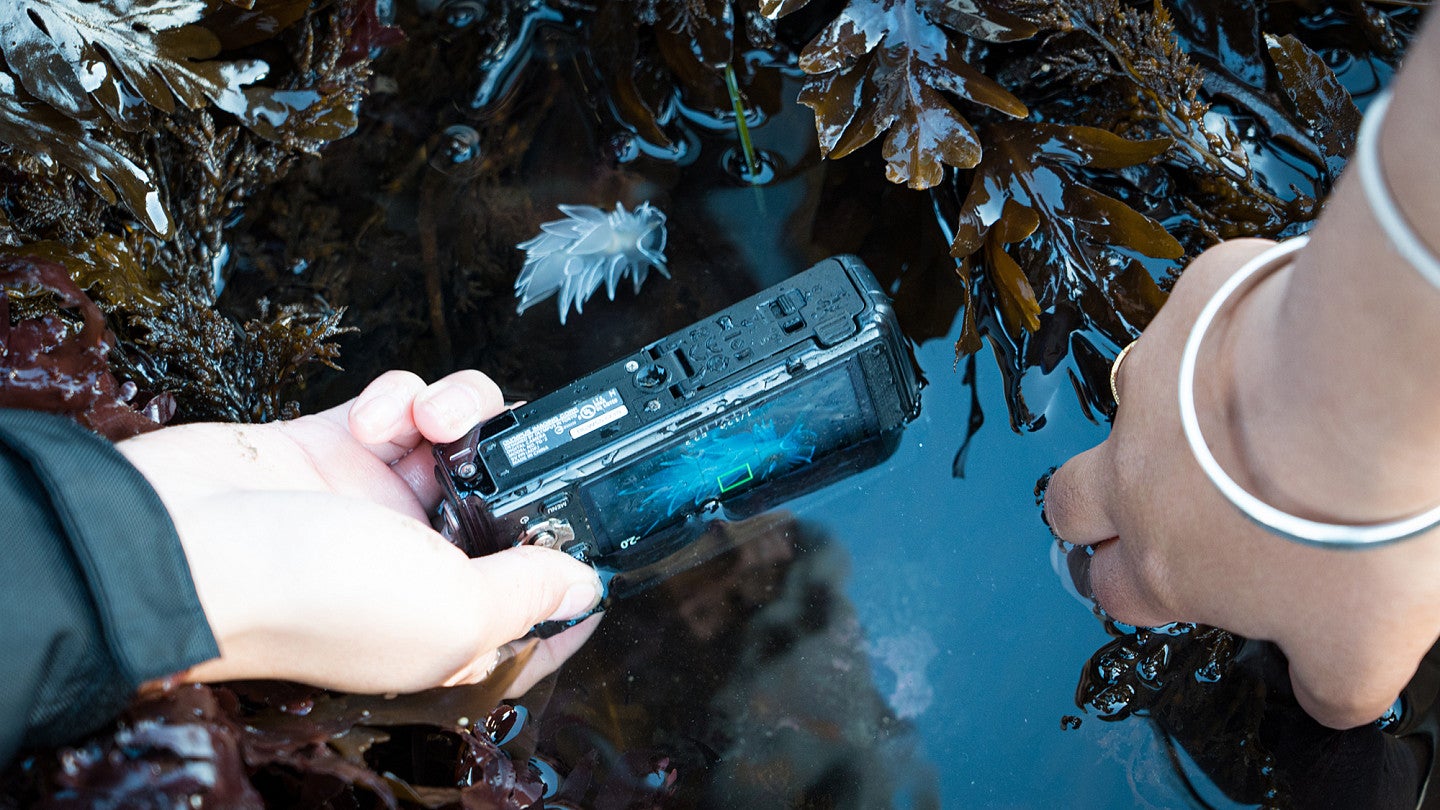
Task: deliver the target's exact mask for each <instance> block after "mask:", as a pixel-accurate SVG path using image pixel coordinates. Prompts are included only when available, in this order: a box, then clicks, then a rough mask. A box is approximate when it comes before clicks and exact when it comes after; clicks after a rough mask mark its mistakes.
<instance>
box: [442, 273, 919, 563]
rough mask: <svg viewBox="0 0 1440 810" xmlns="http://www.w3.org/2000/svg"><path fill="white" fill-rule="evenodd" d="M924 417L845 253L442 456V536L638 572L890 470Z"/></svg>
mask: <svg viewBox="0 0 1440 810" xmlns="http://www.w3.org/2000/svg"><path fill="white" fill-rule="evenodd" d="M919 407H920V383H919V378H918V375H917V373H916V368H915V363H914V360H913V357H912V355H911V353H910V350H909V345H908V344H907V342H906V340H905V338H904V337H903V336H902V335H901V333H900V329H899V327H898V325H897V324H896V321H895V314H894V311H893V309H892V308H891V306H890V300H889V298H888V297H887V296H886V295H885V294H884V292H883V291H882V290H881V289H880V287H879V284H878V283H877V282H876V280H875V277H874V276H873V275H871V273H870V271H869V269H867V268H866V267H865V265H864V264H862V263H861V262H860V260H859V259H857V258H855V257H853V256H838V257H833V258H830V259H826V260H824V261H822V262H820V263H818V264H816V265H815V266H814V267H811V268H810V269H808V270H806V271H804V272H803V273H800V274H799V275H796V276H794V277H792V278H790V279H787V280H786V281H784V282H783V283H781V284H779V285H776V286H775V287H771V288H770V289H767V290H764V291H763V292H760V293H758V294H756V295H754V296H751V297H750V298H747V299H745V300H744V301H741V302H740V303H738V304H735V305H733V306H731V307H728V308H726V309H724V310H722V311H720V312H717V313H715V314H714V315H712V316H710V317H708V318H705V319H703V320H701V321H698V322H696V323H695V324H692V325H691V326H689V327H687V328H685V329H682V330H680V331H678V332H675V333H674V334H672V335H669V336H667V337H665V338H663V339H662V340H659V341H656V342H654V343H652V344H650V345H648V346H645V347H643V348H641V349H640V350H638V351H636V352H635V353H633V354H631V355H629V356H627V357H623V358H621V359H619V360H616V361H615V362H613V363H611V364H610V365H608V366H606V367H604V368H602V369H600V370H598V371H595V372H593V373H591V374H588V375H586V376H585V377H582V378H581V379H579V380H576V381H575V382H573V383H571V384H569V385H567V386H565V387H564V388H561V389H560V390H558V391H555V392H554V393H551V394H548V395H546V396H544V397H542V398H540V399H538V400H536V401H534V402H530V403H528V404H525V405H522V406H520V407H518V408H515V409H513V410H510V411H507V412H505V413H503V414H501V415H499V416H497V417H495V418H493V419H491V420H489V421H486V422H484V423H482V424H480V425H477V426H476V427H475V428H474V429H472V430H471V431H470V432H469V433H468V434H466V435H465V436H464V437H463V438H461V439H459V440H457V441H455V442H452V443H450V444H446V445H441V446H438V447H436V448H435V458H436V461H437V469H436V475H437V477H438V478H439V480H440V483H441V485H442V486H443V487H444V488H445V492H446V498H445V502H444V504H443V505H442V507H441V521H442V524H443V525H442V531H443V532H444V533H445V535H446V536H447V537H448V538H450V540H451V541H452V542H454V543H456V545H458V546H460V547H461V548H463V549H464V550H465V551H466V552H467V553H469V554H470V555H471V556H481V555H484V554H490V553H494V552H496V551H499V550H501V549H503V548H507V547H509V546H512V545H516V544H519V543H536V544H540V545H545V546H549V547H552V548H557V549H560V550H562V551H566V552H568V553H570V554H572V555H574V556H576V557H578V558H580V559H583V560H587V561H590V562H592V563H595V564H597V565H604V566H606V567H610V568H613V569H615V570H628V569H633V568H636V567H639V566H642V565H647V564H649V563H651V562H653V561H655V560H656V559H659V558H660V557H663V556H665V555H666V554H669V553H670V552H672V551H674V550H676V549H677V548H680V547H682V546H684V545H685V544H686V543H688V542H690V541H691V540H693V539H695V538H696V537H698V536H699V535H700V534H701V533H702V532H703V531H704V528H705V526H706V525H707V524H708V523H709V522H710V521H713V520H715V519H718V518H728V519H735V518H740V517H748V516H750V515H754V514H758V513H760V512H763V511H765V510H767V509H769V508H771V507H773V506H775V505H777V504H779V503H781V502H783V501H784V500H787V499H789V498H791V497H795V496H796V495H799V494H802V493H804V492H808V491H811V490H813V489H816V488H818V487H819V486H823V485H824V484H827V483H830V482H832V481H835V480H838V479H839V478H842V477H845V476H847V475H850V474H853V473H854V472H856V471H858V470H860V469H863V468H865V467H868V466H872V465H874V464H876V463H879V461H881V460H883V459H884V458H886V457H888V456H889V454H890V453H891V452H893V450H894V448H895V445H896V440H897V437H898V429H899V428H901V427H902V426H903V425H904V424H905V423H907V422H909V421H910V420H911V419H913V418H914V417H915V416H916V415H917V414H918V413H919Z"/></svg>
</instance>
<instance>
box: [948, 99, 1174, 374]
mask: <svg viewBox="0 0 1440 810" xmlns="http://www.w3.org/2000/svg"><path fill="white" fill-rule="evenodd" d="M987 135H989V136H990V137H989V140H990V141H991V143H993V144H995V145H994V146H991V147H990V149H988V150H987V151H986V153H985V157H984V158H983V159H982V161H981V163H980V165H979V166H977V167H976V169H975V172H974V174H973V177H972V178H971V180H970V188H969V191H968V192H967V193H966V194H965V197H964V202H963V204H962V205H961V209H960V214H959V221H958V224H957V225H956V228H955V238H954V241H953V243H952V245H951V253H952V254H953V255H954V256H955V257H956V258H958V259H961V260H964V261H962V262H961V264H960V267H959V272H960V275H961V282H962V284H964V285H965V286H966V288H967V289H968V288H969V287H970V286H971V278H970V276H971V273H972V271H973V269H975V268H983V270H984V273H985V277H986V279H987V280H988V282H989V288H990V290H991V292H992V294H993V296H994V298H995V301H996V305H997V306H998V307H999V310H1000V313H1001V315H1002V318H1003V322H1004V323H1005V325H1006V327H1007V328H1008V329H1009V330H1010V331H1011V333H1012V334H1015V335H1018V334H1019V333H1020V332H1021V331H1022V330H1023V331H1026V332H1036V331H1038V330H1039V329H1040V314H1041V312H1043V311H1046V310H1053V309H1054V308H1055V307H1056V305H1057V304H1059V303H1062V302H1065V303H1072V304H1075V305H1077V306H1081V308H1082V309H1083V311H1085V312H1088V313H1091V314H1092V316H1093V317H1095V319H1096V321H1097V323H1098V324H1099V325H1100V326H1101V328H1102V329H1103V330H1104V331H1105V332H1106V333H1108V334H1110V335H1112V336H1113V337H1114V339H1116V340H1117V341H1121V340H1123V339H1124V336H1125V335H1126V334H1127V333H1128V331H1129V330H1130V329H1139V328H1143V326H1144V325H1145V324H1146V323H1147V322H1148V321H1149V319H1150V317H1151V316H1152V315H1153V314H1154V312H1155V311H1156V310H1158V309H1159V306H1160V303H1161V302H1162V301H1163V300H1164V295H1163V294H1162V293H1161V292H1160V290H1159V288H1158V287H1157V286H1156V285H1155V282H1154V281H1153V280H1152V279H1151V277H1150V274H1149V273H1148V272H1147V271H1146V270H1145V269H1144V268H1143V267H1142V266H1140V265H1139V263H1138V262H1137V261H1136V260H1135V259H1134V258H1132V257H1131V256H1130V254H1139V255H1141V256H1150V257H1153V258H1157V259H1178V258H1180V257H1181V256H1182V255H1183V254H1184V248H1182V247H1181V245H1180V243H1179V242H1177V241H1175V238H1174V237H1172V236H1170V234H1169V233H1167V232H1166V231H1165V229H1164V227H1162V226H1161V225H1160V224H1159V223H1158V222H1156V221H1155V220H1153V219H1150V218H1149V217H1147V216H1145V215H1143V214H1141V213H1139V212H1138V211H1136V210H1135V209H1133V208H1131V207H1130V206H1128V205H1126V204H1125V203H1124V202H1121V201H1120V200H1117V199H1115V198H1114V197H1111V196H1108V195H1106V194H1103V193H1101V192H1099V191H1096V190H1095V189H1094V188H1092V187H1090V186H1089V185H1087V184H1086V183H1085V180H1084V177H1083V176H1082V175H1081V174H1080V170H1082V169H1084V168H1093V169H1108V170H1115V169H1122V168H1125V167H1127V166H1133V165H1136V164H1138V163H1143V162H1145V161H1148V160H1150V159H1152V158H1154V157H1155V156H1157V155H1159V154H1160V153H1162V152H1164V151H1165V150H1166V149H1167V148H1168V147H1169V142H1167V141H1163V140H1151V141H1130V140H1126V139H1125V138H1121V137H1120V136H1118V135H1114V134H1112V133H1110V132H1106V131H1105V130H1101V129H1095V128H1092V127H1080V126H1061V125H1058V124H996V125H994V128H993V129H992V130H989V131H987ZM1032 234H1033V235H1034V236H1035V239H1034V242H1033V247H1032V248H1031V249H1029V250H1016V251H1015V252H1016V254H1018V255H1019V256H1021V257H1022V258H1023V261H1024V264H1023V266H1022V264H1021V263H1020V261H1017V259H1016V258H1015V257H1014V256H1012V255H1011V253H1010V252H1007V250H1006V245H1010V244H1014V243H1019V242H1022V241H1023V240H1026V239H1029V238H1030V237H1031V236H1032ZM1036 288H1038V289H1039V290H1040V292H1039V293H1038V294H1037V293H1036V291H1035V290H1036ZM1082 305H1083V306H1082ZM973 306H974V304H973V302H972V303H970V304H969V306H967V310H969V309H971V308H973ZM1110 313H1114V314H1113V315H1110ZM975 324H976V322H975V316H974V314H973V313H972V312H968V311H967V312H966V320H965V328H964V331H963V332H962V333H961V336H960V339H959V342H958V343H957V344H956V353H957V356H959V355H963V354H968V353H970V352H973V351H975V350H976V349H978V348H979V346H980V337H979V334H978V332H977V331H976V325H975Z"/></svg>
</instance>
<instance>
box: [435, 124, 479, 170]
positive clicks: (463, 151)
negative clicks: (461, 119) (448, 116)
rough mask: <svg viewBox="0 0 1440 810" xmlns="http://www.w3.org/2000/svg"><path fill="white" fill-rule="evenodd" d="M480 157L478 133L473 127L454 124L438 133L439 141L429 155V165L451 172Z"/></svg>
mask: <svg viewBox="0 0 1440 810" xmlns="http://www.w3.org/2000/svg"><path fill="white" fill-rule="evenodd" d="M479 157H480V133H478V132H476V131H475V129H474V128H473V127H467V126H465V125H464V124H454V125H452V126H448V127H446V128H445V131H444V132H442V133H440V143H439V145H437V146H436V147H435V152H434V154H432V155H431V156H430V167H431V168H434V169H439V170H440V171H442V172H446V173H447V174H448V173H452V172H454V171H455V169H456V168H457V167H460V166H463V165H465V164H467V163H470V162H471V161H474V160H475V159H477V158H479Z"/></svg>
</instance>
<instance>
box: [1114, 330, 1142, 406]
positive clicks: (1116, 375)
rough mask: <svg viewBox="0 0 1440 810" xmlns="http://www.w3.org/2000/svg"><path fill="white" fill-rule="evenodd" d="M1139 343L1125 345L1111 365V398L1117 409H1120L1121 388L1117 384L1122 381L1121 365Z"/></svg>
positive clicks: (1135, 341) (1131, 342)
mask: <svg viewBox="0 0 1440 810" xmlns="http://www.w3.org/2000/svg"><path fill="white" fill-rule="evenodd" d="M1139 342H1140V341H1139V340H1132V341H1130V342H1129V343H1127V344H1125V348H1123V349H1121V350H1120V353H1119V354H1117V355H1115V362H1113V363H1111V364H1110V396H1112V397H1114V398H1115V407H1116V408H1119V407H1120V387H1119V386H1118V385H1116V382H1117V381H1118V380H1119V379H1120V364H1121V363H1123V362H1125V355H1127V354H1129V353H1130V350H1131V349H1133V348H1135V344H1136V343H1139Z"/></svg>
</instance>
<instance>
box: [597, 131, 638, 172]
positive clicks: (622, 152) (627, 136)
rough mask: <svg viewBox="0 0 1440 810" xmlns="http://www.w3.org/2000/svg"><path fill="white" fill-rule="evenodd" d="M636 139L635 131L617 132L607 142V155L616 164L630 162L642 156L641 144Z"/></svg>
mask: <svg viewBox="0 0 1440 810" xmlns="http://www.w3.org/2000/svg"><path fill="white" fill-rule="evenodd" d="M635 141H636V139H635V135H634V133H631V132H617V133H615V134H614V135H612V136H610V140H608V141H606V142H605V157H606V158H607V159H609V161H610V162H611V163H614V164H615V165H620V164H623V163H630V162H631V161H633V160H635V158H638V157H640V145H639V144H638V143H636V142H635Z"/></svg>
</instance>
